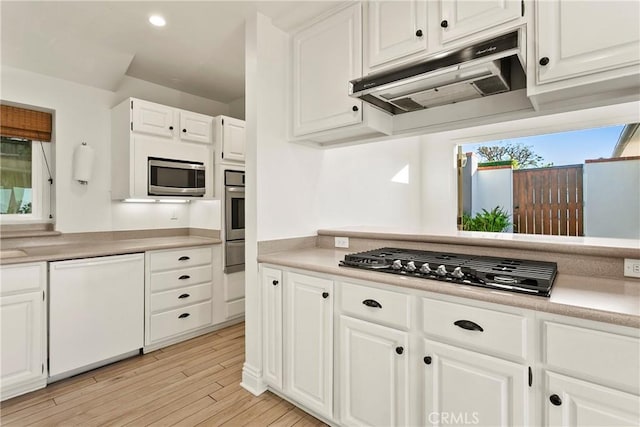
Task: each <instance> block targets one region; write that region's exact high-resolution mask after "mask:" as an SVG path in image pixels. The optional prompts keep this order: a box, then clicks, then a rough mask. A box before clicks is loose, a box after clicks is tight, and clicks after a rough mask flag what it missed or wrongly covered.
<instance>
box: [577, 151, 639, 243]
mask: <svg viewBox="0 0 640 427" xmlns="http://www.w3.org/2000/svg"><path fill="white" fill-rule="evenodd" d="M638 185H640V160H619V161H612V162H598V163H586V164H585V165H584V172H583V186H584V190H583V201H584V235H585V236H589V237H618V238H623V239H636V240H638V239H640V191H639V190H638Z"/></svg>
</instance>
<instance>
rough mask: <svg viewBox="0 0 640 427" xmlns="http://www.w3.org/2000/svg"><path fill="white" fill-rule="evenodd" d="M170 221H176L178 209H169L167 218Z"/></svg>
mask: <svg viewBox="0 0 640 427" xmlns="http://www.w3.org/2000/svg"><path fill="white" fill-rule="evenodd" d="M169 219H170V220H171V221H177V220H178V209H176V208H173V209H172V210H171V218H169Z"/></svg>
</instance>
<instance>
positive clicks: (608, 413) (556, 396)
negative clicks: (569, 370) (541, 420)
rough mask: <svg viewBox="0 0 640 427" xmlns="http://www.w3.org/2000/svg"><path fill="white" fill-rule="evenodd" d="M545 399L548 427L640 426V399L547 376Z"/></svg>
mask: <svg viewBox="0 0 640 427" xmlns="http://www.w3.org/2000/svg"><path fill="white" fill-rule="evenodd" d="M545 389H546V393H545V396H544V399H543V405H544V412H545V419H546V423H545V425H547V426H563V427H578V426H580V427H583V426H584V427H586V426H593V427H601V426H607V427H614V426H637V425H640V397H638V396H634V395H632V394H628V393H623V392H621V391H618V390H614V389H610V388H606V387H602V386H599V385H596V384H592V383H588V382H586V381H580V380H577V379H574V378H571V377H566V376H564V375H558V374H555V373H553V372H547V373H546V387H545Z"/></svg>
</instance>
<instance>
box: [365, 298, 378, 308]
mask: <svg viewBox="0 0 640 427" xmlns="http://www.w3.org/2000/svg"><path fill="white" fill-rule="evenodd" d="M362 303H363V304H364V305H366V306H367V307H372V308H382V305H381V304H380V303H379V302H378V301H376V300H374V299H366V300H364V301H362Z"/></svg>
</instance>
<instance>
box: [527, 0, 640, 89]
mask: <svg viewBox="0 0 640 427" xmlns="http://www.w3.org/2000/svg"><path fill="white" fill-rule="evenodd" d="M535 5H536V12H537V13H536V26H535V28H536V31H535V39H536V42H537V43H536V58H535V63H536V67H537V73H536V77H537V83H549V82H555V81H559V80H563V79H568V78H573V77H579V76H584V75H588V74H592V73H598V72H604V71H608V70H614V69H617V68H621V67H626V66H633V65H638V64H639V63H640V31H638V17H639V16H640V2H638V1H573V0H555V1H538V2H536V3H535ZM634 72H635V73H637V72H638V70H637V69H636V70H632V71H631V73H634ZM627 74H629V72H627ZM609 77H611V76H609Z"/></svg>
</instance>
